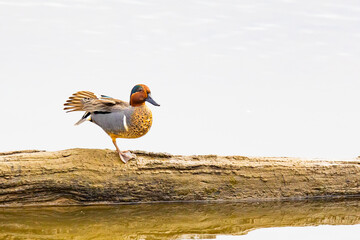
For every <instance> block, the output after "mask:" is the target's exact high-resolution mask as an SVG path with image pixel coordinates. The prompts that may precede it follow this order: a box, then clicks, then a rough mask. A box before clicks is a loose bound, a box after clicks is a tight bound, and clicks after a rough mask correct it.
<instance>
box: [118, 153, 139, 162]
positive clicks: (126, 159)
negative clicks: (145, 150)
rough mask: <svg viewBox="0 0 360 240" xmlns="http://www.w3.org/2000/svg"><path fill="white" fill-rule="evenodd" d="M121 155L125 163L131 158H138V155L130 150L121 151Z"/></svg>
mask: <svg viewBox="0 0 360 240" xmlns="http://www.w3.org/2000/svg"><path fill="white" fill-rule="evenodd" d="M119 156H120V159H121V161H123V163H127V162H128V161H129V160H130V159H133V158H136V155H135V154H133V153H131V152H130V151H119Z"/></svg>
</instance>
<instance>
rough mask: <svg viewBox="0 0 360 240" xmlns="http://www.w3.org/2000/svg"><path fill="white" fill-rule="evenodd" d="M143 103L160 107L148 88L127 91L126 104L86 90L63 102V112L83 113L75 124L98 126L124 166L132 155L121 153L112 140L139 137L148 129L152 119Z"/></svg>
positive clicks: (140, 87) (138, 85) (138, 86)
mask: <svg viewBox="0 0 360 240" xmlns="http://www.w3.org/2000/svg"><path fill="white" fill-rule="evenodd" d="M145 102H149V103H151V104H152V105H154V106H160V104H158V103H157V102H155V101H154V99H153V98H152V96H151V91H150V89H149V87H148V86H146V85H145V84H137V85H135V86H134V87H133V88H132V90H131V93H130V101H129V102H126V101H122V100H119V99H115V98H112V97H109V96H106V95H101V96H100V97H97V96H96V95H95V94H94V93H92V92H90V91H79V92H76V93H74V94H73V95H72V96H70V97H69V99H68V100H67V101H66V102H65V104H64V110H65V111H66V112H67V113H68V112H74V111H85V113H84V115H83V116H82V117H81V119H80V120H79V121H78V122H76V123H75V125H79V124H81V123H83V122H85V121H90V122H92V123H95V124H96V125H98V126H99V127H101V128H102V129H103V130H104V131H105V132H106V133H107V134H108V135H109V136H110V138H111V140H112V142H113V144H114V146H115V148H116V151H117V153H118V154H119V157H120V159H121V161H122V162H124V163H127V162H128V161H129V160H130V159H133V158H135V157H136V156H135V154H133V153H131V152H130V151H121V150H120V149H119V147H118V145H117V143H116V139H117V138H139V137H142V136H144V135H145V134H146V133H147V132H148V131H149V130H150V128H151V125H152V120H153V118H152V113H151V110H150V108H149V107H148V106H147V105H146V104H145Z"/></svg>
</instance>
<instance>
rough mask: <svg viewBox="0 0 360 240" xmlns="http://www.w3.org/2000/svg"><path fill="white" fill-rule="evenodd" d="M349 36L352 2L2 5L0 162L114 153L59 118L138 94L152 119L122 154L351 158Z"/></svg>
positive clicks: (94, 0)
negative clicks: (1, 158)
mask: <svg viewBox="0 0 360 240" xmlns="http://www.w3.org/2000/svg"><path fill="white" fill-rule="evenodd" d="M359 26H360V3H359V1H351V0H345V1H341V0H332V1H331V0H328V1H310V0H308V1H306V0H305V1H300V0H283V1H281V0H271V1H269V0H263V1H261V0H257V1H253V0H244V1H235V0H233V1H231V0H227V1H220V0H218V1H214V0H191V1H190V0H189V1H167V0H166V1H165V0H148V1H140V0H117V1H115V0H104V1H100V0H87V1H83V0H36V1H35V0H34V1H32V0H0V91H1V92H0V107H1V124H0V133H1V144H0V151H9V150H20V149H43V150H61V149H67V148H78V147H81V148H110V149H113V148H114V147H113V145H112V143H111V140H110V138H109V137H108V136H107V135H106V134H105V133H104V132H103V131H102V130H101V129H100V128H99V127H98V126H96V125H94V124H92V123H89V122H86V123H84V124H82V125H80V126H77V127H75V126H73V124H74V123H75V122H76V121H77V120H78V119H79V118H80V117H81V115H82V114H81V113H79V112H77V113H70V114H65V112H64V111H63V110H62V107H63V106H62V104H63V103H64V102H65V100H66V99H67V98H68V97H69V96H70V95H71V94H72V93H74V92H76V91H79V90H89V91H93V92H95V93H97V94H105V95H109V96H112V97H115V98H119V99H122V100H127V101H128V100H129V95H130V90H131V88H132V87H133V86H134V85H135V84H137V83H145V84H147V85H148V86H149V87H150V89H151V90H152V95H153V98H154V99H155V100H156V101H157V102H159V103H160V104H161V107H155V106H150V107H151V109H152V110H153V116H154V122H153V127H152V129H151V130H150V132H149V133H148V134H147V135H146V136H145V137H142V138H139V139H136V140H127V139H125V140H123V139H119V140H118V145H119V146H120V149H123V150H125V149H141V150H147V151H156V152H157V151H160V152H169V153H173V154H221V155H250V156H298V157H326V158H354V157H357V156H358V155H360V148H359V135H360V128H359V120H360V114H359V103H360V101H359V100H360V95H359V92H360V91H359V86H360V81H359V76H360V58H359V56H360V27H359Z"/></svg>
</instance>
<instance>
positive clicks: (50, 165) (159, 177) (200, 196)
mask: <svg viewBox="0 0 360 240" xmlns="http://www.w3.org/2000/svg"><path fill="white" fill-rule="evenodd" d="M135 154H136V155H137V158H136V159H134V160H131V161H129V162H128V163H127V164H123V163H122V162H121V161H120V160H119V157H118V155H117V154H116V153H115V152H114V151H112V150H99V149H69V150H63V151H57V152H40V151H18V152H8V153H0V206H31V205H33V206H34V205H35V206H38V205H94V204H114V203H133V202H158V201H176V202H177V201H178V202H181V201H261V200H285V199H313V198H352V197H357V196H360V161H359V160H351V161H330V160H309V159H308V160H306V159H297V158H284V157H281V158H276V157H274V158H269V157H242V156H215V155H207V156H175V155H170V154H166V153H147V152H141V151H135Z"/></svg>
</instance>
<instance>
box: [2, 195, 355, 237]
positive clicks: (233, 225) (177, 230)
mask: <svg viewBox="0 0 360 240" xmlns="http://www.w3.org/2000/svg"><path fill="white" fill-rule="evenodd" d="M359 207H360V201H358V200H351V201H350V200H348V201H333V202H324V201H314V202H263V203H226V204H225V203H217V204H215V203H213V204H201V203H185V204H139V205H117V206H104V207H101V206H98V207H95V206H93V207H63V208H60V207H53V208H49V207H44V208H10V209H6V208H2V209H0V238H1V239H3V238H5V239H6V238H9V239H14V238H15V239H18V238H20V239H22V238H26V239H42V238H44V239H48V238H51V239H93V238H96V237H99V236H101V239H129V238H132V239H133V238H137V239H141V238H148V239H169V238H179V237H180V236H183V235H200V236H203V235H207V237H210V236H209V235H212V236H214V235H216V234H239V235H240V234H246V233H247V232H249V231H251V230H253V229H258V228H268V227H283V226H314V225H321V224H327V225H340V224H341V225H345V224H360V212H359V211H358V210H359Z"/></svg>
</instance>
